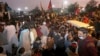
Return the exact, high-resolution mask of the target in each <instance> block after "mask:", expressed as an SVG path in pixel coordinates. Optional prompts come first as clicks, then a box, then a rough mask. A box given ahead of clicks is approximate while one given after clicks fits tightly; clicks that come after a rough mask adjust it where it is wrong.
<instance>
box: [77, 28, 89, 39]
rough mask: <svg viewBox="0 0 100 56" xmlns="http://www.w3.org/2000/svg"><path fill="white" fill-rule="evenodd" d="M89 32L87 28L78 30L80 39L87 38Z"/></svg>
mask: <svg viewBox="0 0 100 56" xmlns="http://www.w3.org/2000/svg"><path fill="white" fill-rule="evenodd" d="M87 34H88V30H87V29H85V28H81V29H79V30H78V37H79V39H85V38H86V36H87Z"/></svg>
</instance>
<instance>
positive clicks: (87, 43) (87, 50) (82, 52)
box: [78, 29, 98, 56]
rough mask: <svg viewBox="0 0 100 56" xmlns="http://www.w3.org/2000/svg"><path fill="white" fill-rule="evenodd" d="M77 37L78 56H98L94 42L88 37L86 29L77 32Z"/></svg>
mask: <svg viewBox="0 0 100 56" xmlns="http://www.w3.org/2000/svg"><path fill="white" fill-rule="evenodd" d="M78 37H79V39H80V40H79V42H78V44H79V48H78V53H79V56H98V55H97V49H96V47H95V44H94V41H93V39H92V37H91V36H90V35H88V30H87V29H80V30H79V31H78Z"/></svg>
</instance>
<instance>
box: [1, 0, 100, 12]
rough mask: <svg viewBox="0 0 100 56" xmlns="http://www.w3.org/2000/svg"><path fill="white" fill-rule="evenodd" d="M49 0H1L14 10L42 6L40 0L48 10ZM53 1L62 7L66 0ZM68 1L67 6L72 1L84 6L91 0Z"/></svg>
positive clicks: (57, 6)
mask: <svg viewBox="0 0 100 56" xmlns="http://www.w3.org/2000/svg"><path fill="white" fill-rule="evenodd" d="M49 1H50V0H0V2H7V3H8V5H9V6H10V7H11V8H12V9H14V10H17V8H21V9H22V10H25V9H24V8H25V7H28V8H29V9H28V10H31V9H33V8H35V7H36V6H38V7H40V2H41V3H42V7H43V8H44V9H45V10H47V8H48V4H49ZM51 1H52V4H53V5H54V7H56V8H62V6H63V1H64V0H51ZM67 1H68V4H67V5H66V6H68V5H69V4H71V3H74V2H78V3H79V4H80V6H83V7H84V6H85V5H86V3H87V2H88V1H89V0H67ZM96 1H98V3H100V0H96Z"/></svg>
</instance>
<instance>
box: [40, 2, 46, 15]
mask: <svg viewBox="0 0 100 56" xmlns="http://www.w3.org/2000/svg"><path fill="white" fill-rule="evenodd" d="M40 7H41V12H42V14H43V15H44V14H45V10H44V9H43V7H42V3H41V2H40Z"/></svg>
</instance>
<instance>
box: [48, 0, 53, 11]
mask: <svg viewBox="0 0 100 56" xmlns="http://www.w3.org/2000/svg"><path fill="white" fill-rule="evenodd" d="M50 9H52V3H51V0H50V2H49V5H48V10H50Z"/></svg>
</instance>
